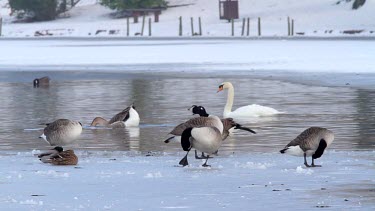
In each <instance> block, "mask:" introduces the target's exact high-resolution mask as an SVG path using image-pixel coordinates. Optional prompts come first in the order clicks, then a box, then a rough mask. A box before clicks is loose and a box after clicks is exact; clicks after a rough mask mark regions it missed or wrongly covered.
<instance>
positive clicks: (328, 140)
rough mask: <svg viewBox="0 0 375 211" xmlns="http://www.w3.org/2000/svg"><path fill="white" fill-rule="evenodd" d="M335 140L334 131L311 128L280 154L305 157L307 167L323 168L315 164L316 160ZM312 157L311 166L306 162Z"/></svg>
mask: <svg viewBox="0 0 375 211" xmlns="http://www.w3.org/2000/svg"><path fill="white" fill-rule="evenodd" d="M333 139H334V134H333V132H332V131H330V130H328V129H326V128H321V127H310V128H308V129H306V130H305V131H303V132H302V133H301V134H300V135H299V136H297V138H295V139H294V140H293V141H291V142H290V143H289V144H288V145H286V146H285V148H284V149H282V150H280V152H281V153H282V154H284V153H286V154H289V155H294V156H303V157H304V159H305V163H304V164H305V166H306V167H321V165H315V164H314V159H317V158H320V157H321V156H322V155H323V153H324V150H325V149H326V148H328V147H329V146H330V145H331V144H332V142H333ZM310 156H312V162H311V165H309V164H307V161H306V157H310Z"/></svg>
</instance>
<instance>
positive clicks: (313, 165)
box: [311, 158, 322, 167]
mask: <svg viewBox="0 0 375 211" xmlns="http://www.w3.org/2000/svg"><path fill="white" fill-rule="evenodd" d="M311 167H322V165H315V163H314V158H313V159H312V161H311Z"/></svg>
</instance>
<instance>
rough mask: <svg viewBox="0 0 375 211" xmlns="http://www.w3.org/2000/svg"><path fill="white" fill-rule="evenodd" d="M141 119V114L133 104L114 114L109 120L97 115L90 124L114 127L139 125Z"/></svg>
mask: <svg viewBox="0 0 375 211" xmlns="http://www.w3.org/2000/svg"><path fill="white" fill-rule="evenodd" d="M139 121H140V118H139V114H138V112H137V111H136V110H135V107H134V105H133V104H132V105H131V106H129V107H127V108H125V109H124V110H122V111H121V112H120V113H118V114H116V115H115V116H113V117H112V118H111V119H110V120H109V121H107V120H106V119H104V118H103V117H95V118H94V120H93V121H92V122H91V125H90V126H92V127H96V126H105V127H112V128H121V127H136V126H138V125H139Z"/></svg>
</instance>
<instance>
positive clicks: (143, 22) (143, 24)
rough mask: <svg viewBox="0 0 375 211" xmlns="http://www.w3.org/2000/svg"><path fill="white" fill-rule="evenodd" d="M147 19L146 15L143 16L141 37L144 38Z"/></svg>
mask: <svg viewBox="0 0 375 211" xmlns="http://www.w3.org/2000/svg"><path fill="white" fill-rule="evenodd" d="M145 19H146V17H145V15H143V18H142V30H141V36H143V32H144V30H145Z"/></svg>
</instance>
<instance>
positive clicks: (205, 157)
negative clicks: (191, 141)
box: [195, 150, 207, 159]
mask: <svg viewBox="0 0 375 211" xmlns="http://www.w3.org/2000/svg"><path fill="white" fill-rule="evenodd" d="M195 159H207V156H205V155H204V152H202V155H201V156H200V157H199V156H198V154H197V150H195Z"/></svg>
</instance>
